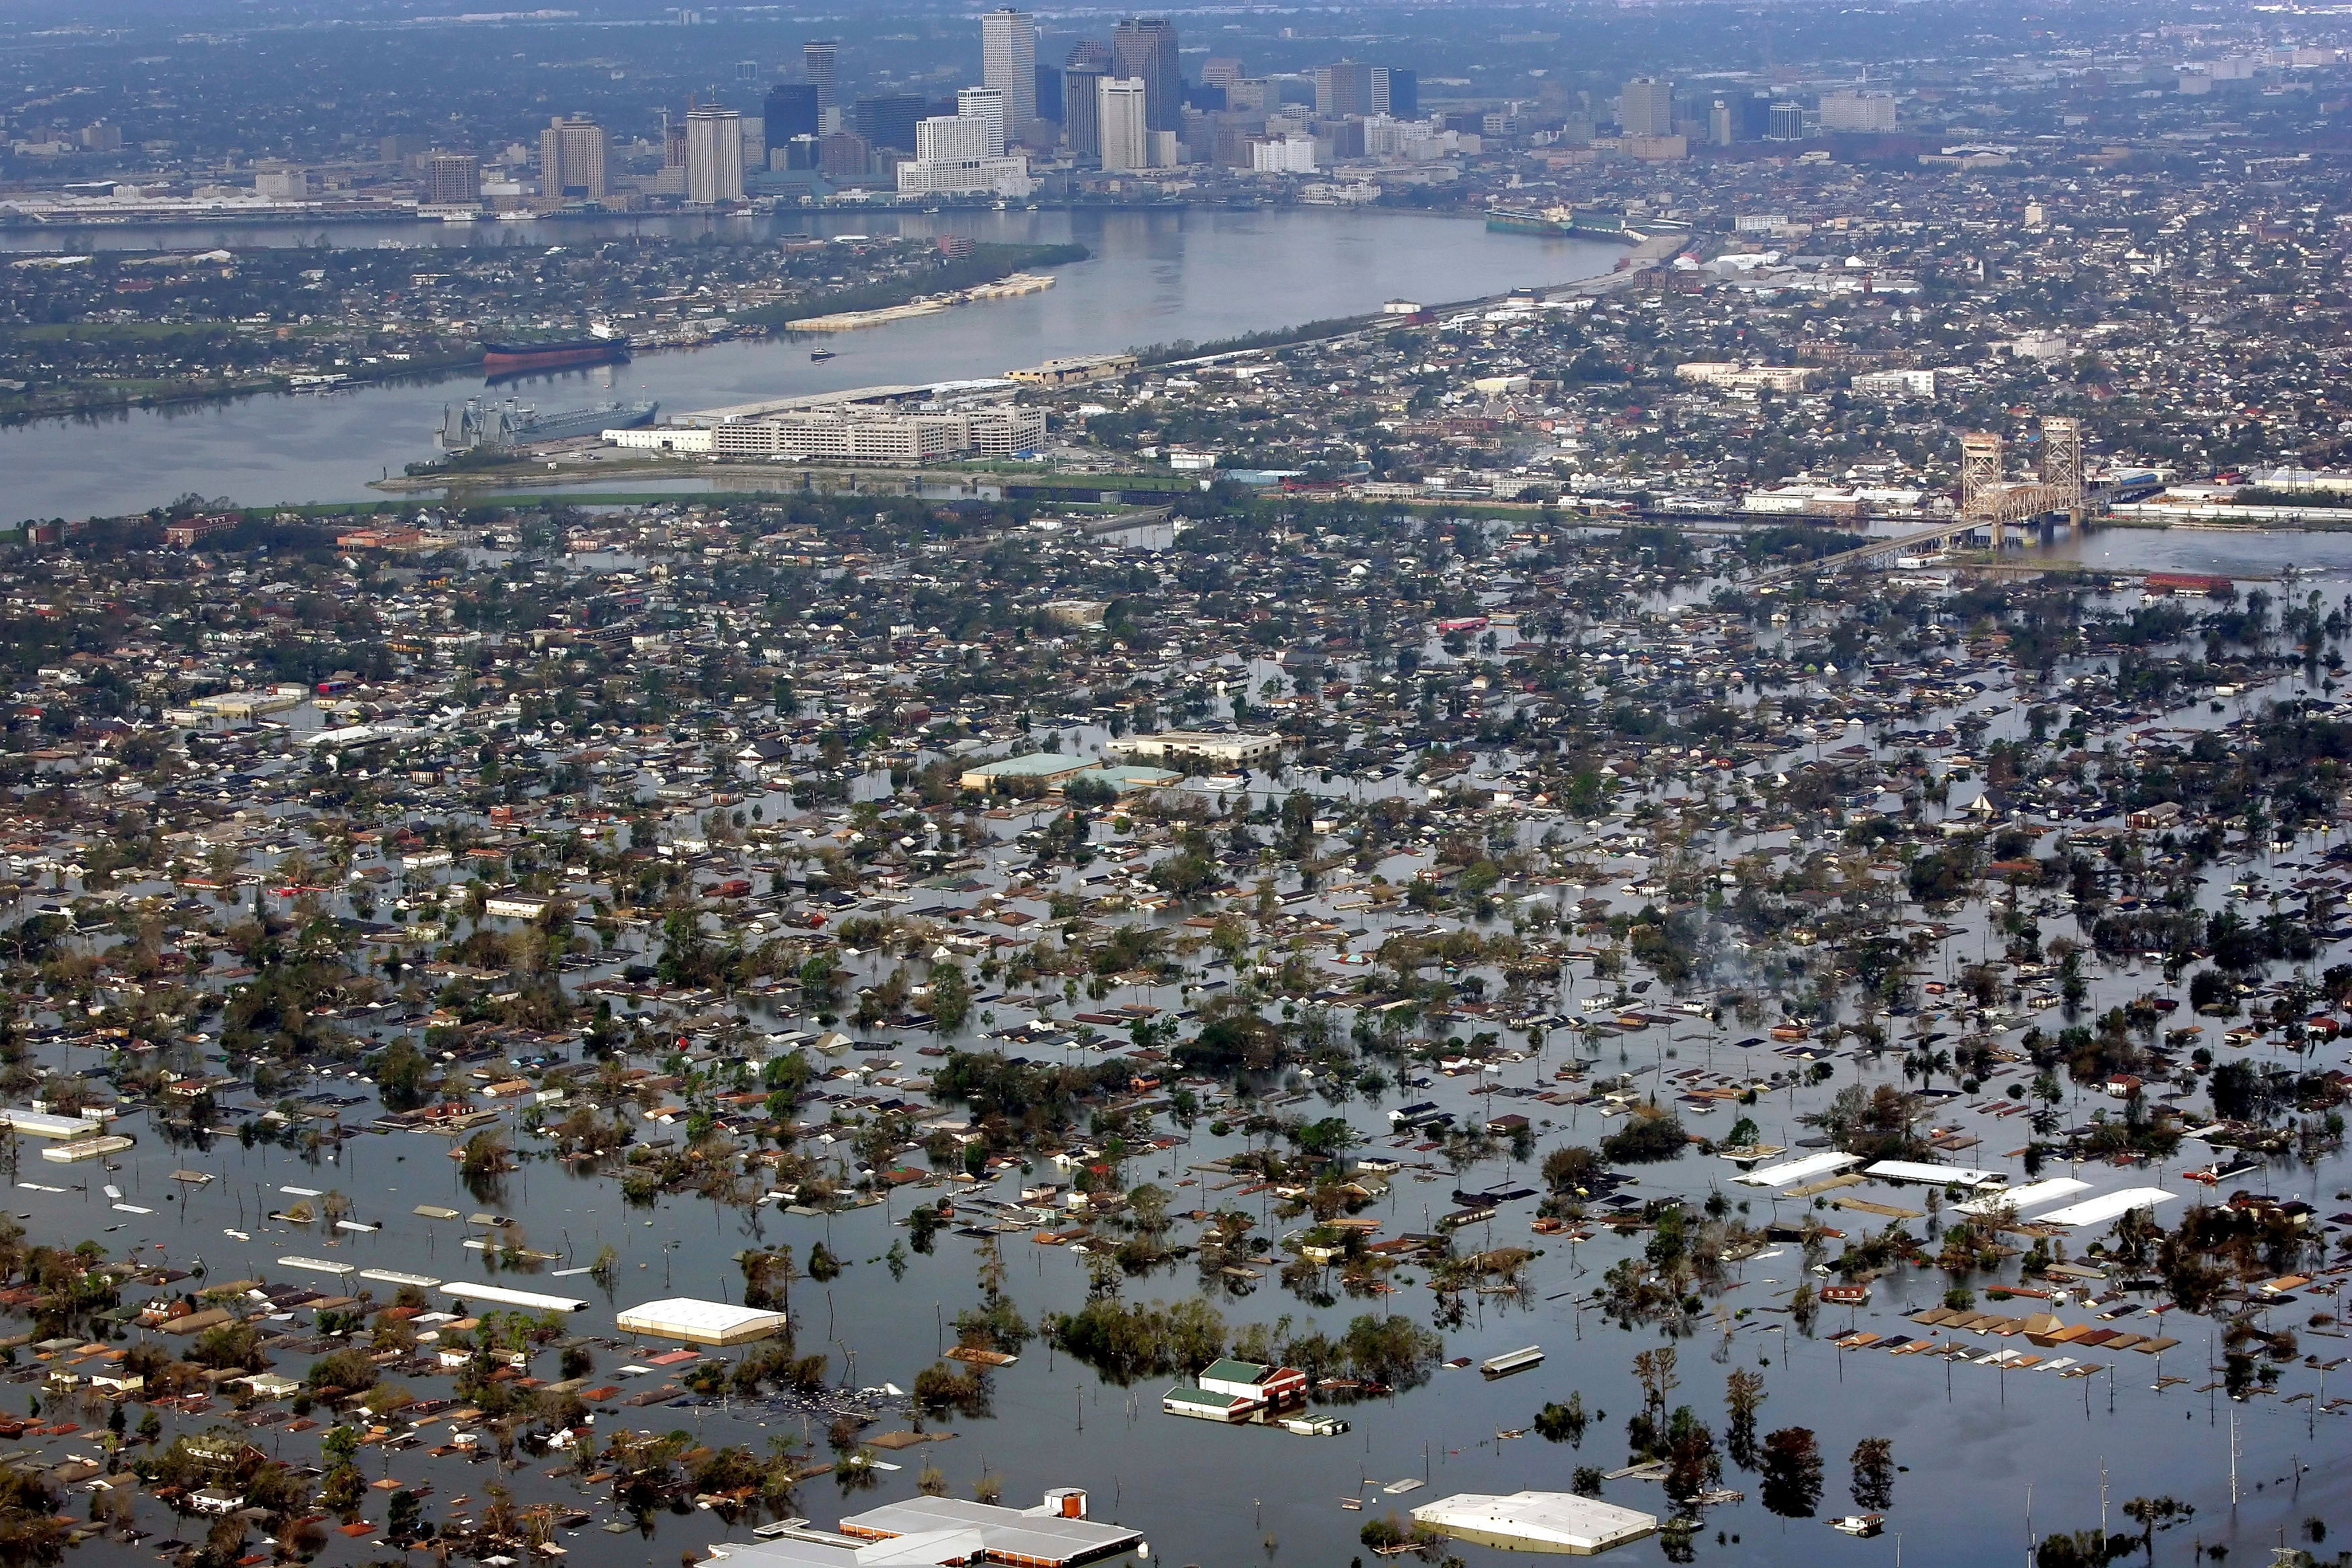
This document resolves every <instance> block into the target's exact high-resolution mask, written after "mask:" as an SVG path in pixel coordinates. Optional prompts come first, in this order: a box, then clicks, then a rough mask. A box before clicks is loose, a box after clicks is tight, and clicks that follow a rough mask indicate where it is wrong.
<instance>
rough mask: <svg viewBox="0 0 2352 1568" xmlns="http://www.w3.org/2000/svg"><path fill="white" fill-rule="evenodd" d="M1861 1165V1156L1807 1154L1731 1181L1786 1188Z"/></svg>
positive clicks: (1753, 1185) (1752, 1185) (1736, 1177)
mask: <svg viewBox="0 0 2352 1568" xmlns="http://www.w3.org/2000/svg"><path fill="white" fill-rule="evenodd" d="M1861 1163H1862V1156H1861V1155H1859V1154H1837V1153H1826V1154H1805V1155H1801V1156H1800V1157H1798V1158H1797V1159H1794V1160H1783V1161H1781V1162H1780V1163H1779V1164H1777V1165H1767V1166H1765V1167H1764V1168H1763V1169H1761V1170H1758V1171H1750V1172H1748V1173H1747V1174H1746V1175H1744V1176H1734V1177H1732V1178H1731V1179H1732V1180H1733V1181H1735V1182H1738V1183H1740V1184H1743V1185H1745V1186H1750V1187H1785V1186H1787V1185H1788V1184H1790V1183H1791V1182H1801V1181H1803V1180H1804V1179H1805V1178H1806V1177H1807V1176H1826V1175H1828V1174H1829V1173H1831V1172H1832V1171H1843V1170H1844V1169H1845V1168H1846V1167H1847V1166H1848V1165H1859V1164H1861Z"/></svg>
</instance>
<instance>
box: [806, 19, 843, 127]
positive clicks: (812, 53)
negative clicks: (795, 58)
mask: <svg viewBox="0 0 2352 1568" xmlns="http://www.w3.org/2000/svg"><path fill="white" fill-rule="evenodd" d="M840 52H841V46H840V45H838V44H836V43H835V42H834V41H833V40H832V39H831V38H811V39H810V40H809V41H808V42H807V43H805V44H803V45H802V46H801V69H802V71H803V73H804V74H805V75H806V76H807V77H808V79H809V85H810V86H811V87H813V88H814V89H816V113H817V123H818V124H819V125H821V126H823V127H824V130H825V131H828V132H830V131H836V130H839V129H840V127H841V94H840V91H839V90H838V89H839V82H840V79H839V76H838V73H837V70H836V63H837V60H838V58H839V55H840Z"/></svg>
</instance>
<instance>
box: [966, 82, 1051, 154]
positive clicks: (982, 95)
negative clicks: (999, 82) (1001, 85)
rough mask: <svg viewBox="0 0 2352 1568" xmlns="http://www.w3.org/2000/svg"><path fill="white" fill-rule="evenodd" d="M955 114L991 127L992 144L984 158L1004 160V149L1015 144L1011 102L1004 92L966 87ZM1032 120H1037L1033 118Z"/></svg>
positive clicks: (989, 136)
mask: <svg viewBox="0 0 2352 1568" xmlns="http://www.w3.org/2000/svg"><path fill="white" fill-rule="evenodd" d="M956 114H957V115H958V116H959V117H960V118H961V119H965V120H977V121H980V122H981V123H982V124H983V125H986V126H987V127H988V139H989V142H990V143H991V145H990V147H989V149H988V151H987V152H985V153H981V154H979V155H980V156H981V157H982V158H1002V157H1003V156H1004V149H1005V148H1006V147H1008V146H1010V145H1012V143H1013V140H1014V129H1015V128H1014V122H1013V105H1012V101H1011V100H1009V99H1007V98H1006V97H1005V96H1004V94H1003V91H1001V90H1000V89H996V88H992V87H967V88H963V89H959V90H958V91H957V93H956ZM1031 118H1033V119H1034V118H1035V117H1034V116H1032V117H1031Z"/></svg>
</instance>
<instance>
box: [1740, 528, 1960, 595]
mask: <svg viewBox="0 0 2352 1568" xmlns="http://www.w3.org/2000/svg"><path fill="white" fill-rule="evenodd" d="M1992 526H1993V524H1992V520H1991V519H1990V518H1981V517H1977V518H1966V519H1963V520H1961V521H1957V522H1947V523H1941V524H1938V525H1937V526H1936V527H1934V528H1927V529H1922V530H1920V531H1918V532H1916V533H1906V534H1903V535H1901V536H1899V537H1897V538H1894V539H1874V540H1872V541H1870V542H1868V543H1867V544H1863V545H1859V546H1857V547H1855V548H1854V549H1852V550H1841V551H1839V552H1837V553H1836V554H1834V555H1823V556H1821V557H1819V558H1818V559H1816V560H1812V561H1807V562H1803V563H1800V564H1798V565H1794V566H1775V567H1773V568H1772V569H1771V570H1769V571H1768V572H1759V573H1758V574H1756V575H1755V576H1753V577H1751V578H1749V579H1748V581H1749V582H1750V583H1752V584H1755V585H1756V586H1758V587H1759V588H1760V587H1764V586H1766V585H1768V584H1773V583H1785V582H1787V581H1788V580H1789V579H1790V578H1791V577H1802V576H1804V575H1806V574H1810V573H1816V572H1835V571H1837V570H1838V569H1840V568H1841V567H1843V566H1846V565H1849V564H1852V563H1856V562H1861V561H1866V560H1868V559H1870V558H1871V557H1873V556H1877V555H1908V554H1911V553H1913V552H1916V551H1918V550H1922V549H1925V548H1926V547H1927V546H1928V545H1931V544H1942V543H1944V542H1947V541H1948V540H1953V539H1957V538H1958V537H1959V536H1960V535H1961V534H1963V533H1974V532H1976V531H1979V529H1990V528H1991V527H1992Z"/></svg>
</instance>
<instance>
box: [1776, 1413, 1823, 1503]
mask: <svg viewBox="0 0 2352 1568" xmlns="http://www.w3.org/2000/svg"><path fill="white" fill-rule="evenodd" d="M1763 1457H1764V1467H1763V1475H1764V1506H1765V1507H1766V1508H1768V1509H1770V1510H1772V1511H1773V1512H1774V1513H1777V1514H1779V1515H1780V1517H1781V1518H1783V1519H1811V1518H1812V1517H1813V1505H1814V1504H1815V1503H1818V1502H1820V1501H1821V1500H1822V1450H1821V1445H1820V1444H1818V1443H1816V1442H1814V1441H1813V1435H1812V1432H1811V1430H1810V1429H1808V1428H1806V1427H1803V1426H1783V1427H1781V1428H1780V1430H1779V1431H1778V1432H1774V1433H1771V1434H1770V1435H1769V1436H1766V1437H1765V1439H1764V1455H1763Z"/></svg>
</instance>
